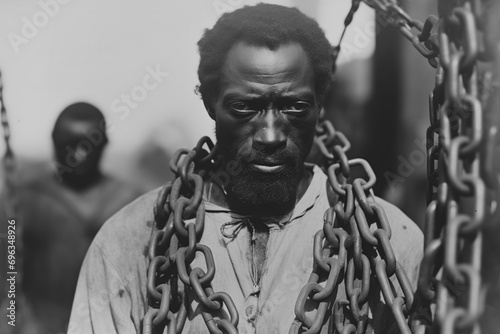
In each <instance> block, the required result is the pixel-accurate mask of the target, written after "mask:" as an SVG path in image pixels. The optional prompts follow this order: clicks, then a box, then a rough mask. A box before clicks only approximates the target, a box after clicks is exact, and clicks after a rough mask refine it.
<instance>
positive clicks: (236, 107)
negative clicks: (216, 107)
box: [229, 102, 255, 112]
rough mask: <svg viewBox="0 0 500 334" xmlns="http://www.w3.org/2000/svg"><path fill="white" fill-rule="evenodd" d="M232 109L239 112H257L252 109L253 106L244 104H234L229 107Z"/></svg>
mask: <svg viewBox="0 0 500 334" xmlns="http://www.w3.org/2000/svg"><path fill="white" fill-rule="evenodd" d="M229 106H230V107H231V109H233V110H234V111H237V112H252V111H255V108H252V106H250V105H248V104H247V103H244V102H234V103H231V104H230V105H229Z"/></svg>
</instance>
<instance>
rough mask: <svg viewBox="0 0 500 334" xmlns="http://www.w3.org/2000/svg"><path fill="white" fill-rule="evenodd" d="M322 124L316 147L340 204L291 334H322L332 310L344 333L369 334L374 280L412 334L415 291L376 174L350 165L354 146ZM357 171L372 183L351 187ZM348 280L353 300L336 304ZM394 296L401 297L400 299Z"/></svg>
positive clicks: (321, 234)
mask: <svg viewBox="0 0 500 334" xmlns="http://www.w3.org/2000/svg"><path fill="white" fill-rule="evenodd" d="M319 124H320V125H319V126H318V128H317V129H316V134H317V136H316V144H317V145H318V147H319V148H320V151H321V152H322V153H323V157H324V159H325V163H326V165H327V166H328V168H327V174H328V181H329V184H330V186H331V189H332V190H333V192H334V193H335V194H336V195H337V197H338V201H337V202H336V203H335V204H334V205H333V207H331V208H329V209H328V210H327V211H326V212H325V214H324V225H323V229H322V230H320V231H318V232H317V233H316V235H315V238H314V254H313V255H314V266H313V270H312V273H311V275H310V277H309V280H308V282H307V284H306V285H305V286H304V287H303V288H302V290H301V291H300V293H299V297H298V299H297V302H296V305H295V315H296V318H295V321H294V323H293V324H292V326H291V328H290V334H296V333H299V332H300V331H301V330H304V333H319V332H320V331H321V328H322V326H323V324H324V320H325V317H326V316H327V311H328V310H330V309H332V307H333V312H334V313H333V317H334V325H335V329H336V330H337V331H338V332H339V333H364V332H365V330H366V326H367V324H368V296H369V294H370V280H371V277H372V276H374V275H376V277H377V282H378V285H379V287H380V289H381V291H382V294H383V296H384V300H385V302H386V304H387V305H388V306H389V307H390V308H391V310H392V313H393V315H394V317H395V319H396V323H397V325H398V327H399V329H400V332H401V333H410V330H409V325H408V323H407V321H406V315H407V314H408V313H409V311H410V309H412V304H413V289H412V287H411V284H410V281H409V279H408V278H407V276H406V273H405V271H404V269H403V268H402V267H401V266H400V265H399V264H398V262H397V261H396V258H395V254H394V251H393V249H392V246H391V244H390V238H391V228H390V225H389V222H388V220H387V216H386V214H385V211H384V209H383V208H382V206H380V205H379V204H378V203H377V202H376V201H375V198H374V195H373V192H372V190H371V188H372V187H373V185H374V184H375V182H376V178H375V174H374V172H373V170H372V169H371V167H370V165H369V164H368V162H366V161H365V160H363V159H352V160H348V159H347V156H346V151H347V150H348V149H349V147H350V144H349V142H348V141H347V139H346V137H345V136H344V135H343V134H342V133H341V132H339V131H336V130H335V129H334V127H333V126H332V124H331V123H330V121H328V120H326V119H322V120H320V123H319ZM354 167H361V168H362V170H363V171H364V175H366V178H355V179H354V180H353V181H352V182H348V179H349V177H350V175H351V170H352V169H353V168H354ZM370 226H375V227H376V228H374V229H373V228H372V229H370ZM391 277H395V278H396V280H395V281H396V282H397V285H399V286H394V285H393V284H392V281H391V280H390V278H391ZM321 278H326V280H324V284H323V285H320V284H319V281H320V280H321ZM344 278H345V289H346V296H347V297H348V300H335V297H336V295H335V294H334V292H335V291H337V288H338V286H339V284H340V283H341V282H342V280H343V279H344ZM393 291H400V292H398V293H397V294H396V295H395V294H394V292H393ZM307 302H309V303H313V305H317V312H316V313H315V315H314V317H313V318H311V317H308V316H307V315H306V313H305V305H306V303H307Z"/></svg>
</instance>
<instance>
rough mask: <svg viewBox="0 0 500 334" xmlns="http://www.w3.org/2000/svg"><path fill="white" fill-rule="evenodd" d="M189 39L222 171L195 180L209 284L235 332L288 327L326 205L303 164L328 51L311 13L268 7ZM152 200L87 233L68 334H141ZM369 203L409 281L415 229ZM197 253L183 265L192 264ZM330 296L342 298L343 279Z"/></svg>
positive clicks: (190, 329) (191, 323) (192, 314)
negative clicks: (229, 307)
mask: <svg viewBox="0 0 500 334" xmlns="http://www.w3.org/2000/svg"><path fill="white" fill-rule="evenodd" d="M198 46H199V51H200V56H201V59H200V65H199V69H198V75H199V79H200V85H199V92H200V94H201V96H202V99H203V102H204V104H205V107H206V110H207V112H208V114H209V115H210V117H211V118H212V119H213V120H214V121H215V128H216V136H217V142H218V145H219V152H220V158H221V160H222V164H221V167H220V170H224V169H226V170H227V168H230V169H231V170H233V171H234V173H232V174H231V177H230V178H229V180H228V182H215V181H214V178H210V177H207V178H205V180H204V194H203V203H204V206H205V209H206V214H205V228H204V232H203V235H202V236H201V240H200V241H199V242H200V243H201V244H205V245H207V246H208V247H209V248H210V249H211V250H212V253H213V257H214V261H215V267H216V269H217V270H216V273H215V276H214V279H213V280H212V282H211V284H212V287H213V290H214V291H223V292H225V293H227V294H228V295H229V296H231V298H232V300H233V301H234V303H235V305H236V308H237V311H238V313H239V316H240V321H239V323H238V325H237V329H238V331H239V333H288V331H289V329H290V326H291V324H292V322H293V321H294V318H295V314H294V305H295V302H296V300H297V298H298V295H299V292H300V289H301V287H303V286H304V285H305V284H306V283H307V281H308V279H309V276H310V273H311V270H312V254H313V239H314V235H315V233H316V232H317V231H318V230H320V229H322V227H323V214H324V212H325V210H326V209H328V208H329V207H330V204H329V202H328V196H327V190H326V184H327V177H326V175H325V174H324V173H323V172H322V171H321V169H320V168H319V167H317V166H313V165H308V164H305V163H304V159H305V158H306V156H307V155H308V153H309V151H310V149H311V146H312V143H313V139H314V133H315V127H316V125H317V122H318V117H319V112H320V110H321V107H322V101H323V98H324V95H325V92H326V90H327V88H328V84H329V80H330V77H331V73H330V71H331V68H332V47H331V45H330V44H329V42H328V41H327V39H326V38H325V35H324V33H323V31H322V30H321V29H320V28H319V26H318V25H317V23H316V22H315V21H314V20H312V19H310V18H308V17H306V16H305V15H303V14H302V13H300V12H299V11H298V10H296V9H291V8H286V7H281V6H276V5H268V4H260V5H257V6H253V7H245V8H243V9H239V10H236V11H234V12H233V13H230V14H225V15H223V16H222V17H221V18H220V19H219V21H218V22H217V23H216V25H215V26H214V27H213V29H211V30H207V31H206V32H205V34H204V36H203V38H202V39H201V40H200V41H199V43H198ZM229 166H231V167H229ZM212 175H217V171H214V173H213V174H212ZM157 195H158V190H156V191H153V192H151V193H148V194H146V195H144V196H142V197H141V198H139V199H138V200H136V201H135V202H134V203H132V204H130V205H129V206H127V207H126V208H124V209H123V210H122V211H120V212H119V213H118V214H117V215H115V216H114V217H113V218H111V219H110V220H109V221H108V222H107V223H106V224H105V226H104V227H103V229H102V230H101V231H100V233H99V235H98V236H97V237H96V239H95V240H94V243H93V245H92V246H91V248H90V250H89V252H88V254H87V256H86V259H85V261H84V264H83V267H82V271H81V274H80V278H79V283H78V288H77V292H76V294H75V300H74V303H73V310H72V316H71V321H70V327H69V333H136V332H137V333H138V332H140V331H141V326H142V319H143V317H144V315H145V313H146V311H147V308H148V307H147V305H148V303H147V300H146V299H147V298H146V294H147V292H146V285H147V275H146V274H147V271H148V264H149V259H148V250H147V249H148V241H149V238H150V235H151V226H152V221H153V219H154V218H153V210H152V208H153V205H154V203H155V199H156V197H157ZM377 201H378V203H379V204H380V205H381V206H382V207H383V208H384V209H385V210H386V212H387V215H388V217H389V221H390V224H391V228H392V230H393V236H392V239H391V243H392V247H393V248H394V251H395V254H396V257H397V259H398V261H399V262H400V263H401V265H402V266H403V267H404V268H405V269H406V271H407V274H408V275H409V277H410V280H411V282H412V283H413V287H415V283H416V277H417V270H418V264H419V262H420V259H421V257H422V245H423V238H422V234H421V232H420V231H419V230H418V228H417V227H416V225H415V224H413V223H412V222H411V221H410V220H409V219H408V218H407V217H406V216H404V214H402V213H401V212H400V211H399V210H398V209H397V208H395V207H394V206H392V205H390V204H389V203H387V202H385V201H383V200H381V199H377ZM191 222H192V220H188V221H186V222H185V223H186V224H189V223H191ZM198 255H200V254H196V258H195V259H194V261H193V263H192V267H198V266H201V267H203V266H204V265H203V262H204V260H203V257H202V256H201V255H200V256H198ZM188 274H189V273H188ZM205 288H206V286H205ZM186 291H188V290H186ZM186 293H187V294H188V301H187V306H186V307H187V310H188V314H187V321H186V324H185V326H184V330H183V331H182V333H204V332H207V328H206V326H207V325H206V324H205V320H204V318H205V316H203V317H202V315H201V314H200V313H201V311H202V310H203V308H202V307H200V300H199V299H198V298H197V297H196V295H195V294H193V293H192V291H191V290H189V291H188V292H186ZM372 297H373V298H375V299H376V300H378V301H379V304H377V305H376V307H375V308H374V309H373V310H372V313H371V318H372V320H371V324H370V326H371V327H373V328H375V329H376V331H377V332H380V333H386V332H387V331H386V330H387V328H389V327H391V325H393V324H391V322H393V320H391V319H392V316H391V315H389V313H390V312H389V313H387V312H385V311H387V309H384V307H383V305H381V304H380V298H379V296H378V293H375V294H374V296H372ZM337 299H346V296H345V288H344V283H341V284H340V287H339V289H338V294H337ZM379 306H380V307H379ZM377 308H378V309H377ZM330 314H331V312H330ZM332 320H333V319H332ZM332 320H327V321H325V322H324V326H323V332H325V333H327V332H332V331H333V324H332V322H331V321H332ZM206 321H207V324H208V323H209V322H210V321H209V320H206ZM165 333H166V330H165Z"/></svg>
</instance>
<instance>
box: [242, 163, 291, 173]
mask: <svg viewBox="0 0 500 334" xmlns="http://www.w3.org/2000/svg"><path fill="white" fill-rule="evenodd" d="M250 168H252V169H254V170H256V171H258V172H261V173H277V172H279V171H281V170H282V169H283V168H285V164H283V163H251V164H250Z"/></svg>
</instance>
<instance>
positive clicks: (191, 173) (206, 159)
mask: <svg viewBox="0 0 500 334" xmlns="http://www.w3.org/2000/svg"><path fill="white" fill-rule="evenodd" d="M205 145H207V146H208V148H209V152H207V151H206V150H205V149H204V148H203V147H204V146H205ZM216 152H217V149H216V147H215V146H214V144H213V143H212V141H211V140H210V138H208V137H203V138H201V139H200V141H199V142H198V144H197V145H196V147H195V148H194V149H193V150H191V151H188V150H179V151H177V152H176V154H175V156H174V157H173V159H172V160H171V162H170V168H171V169H172V171H173V172H174V173H175V175H176V176H177V177H176V178H175V180H174V181H173V182H169V183H167V184H166V185H165V186H164V187H163V189H162V190H161V191H160V193H159V195H158V199H157V202H156V204H155V207H154V220H155V224H154V228H153V231H152V234H151V239H150V243H149V259H150V261H151V262H150V265H149V269H148V280H147V295H148V303H149V306H150V308H149V310H148V312H147V313H146V315H145V317H144V320H143V333H145V334H146V333H147V334H149V333H154V332H155V329H161V330H163V328H165V327H167V328H168V330H167V332H168V333H181V332H182V329H183V327H184V324H185V321H186V318H187V307H188V303H189V301H188V300H187V298H188V295H189V293H188V291H187V290H189V291H191V292H194V294H195V295H196V296H197V298H198V300H199V302H200V304H201V308H202V311H201V314H202V316H203V319H204V321H205V323H206V325H207V328H208V330H209V332H210V333H222V332H224V333H237V330H236V327H237V326H238V312H237V309H236V306H235V305H234V302H233V301H232V299H231V297H230V296H229V295H228V294H227V293H225V292H214V291H213V288H212V286H211V282H212V280H213V278H214V275H215V263H214V259H213V255H212V251H211V250H210V248H208V247H207V246H206V245H203V244H200V243H199V241H200V239H201V235H202V234H203V229H204V224H205V205H204V203H203V201H202V197H203V176H204V173H205V171H207V170H212V169H213V168H215V165H216V162H215V158H216ZM190 219H194V221H192V222H188V223H186V221H187V220H190ZM197 253H201V254H203V256H204V259H205V263H206V272H205V271H204V270H203V269H202V268H199V267H195V268H191V264H192V262H193V260H194V259H195V256H196V254H197ZM224 305H225V306H226V308H227V310H228V311H229V317H226V316H225V314H226V313H225V312H220V311H221V309H222V307H223V306H224ZM175 313H177V314H175Z"/></svg>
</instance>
